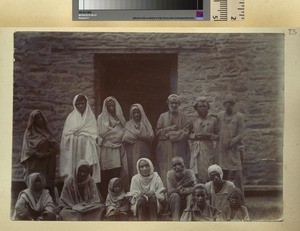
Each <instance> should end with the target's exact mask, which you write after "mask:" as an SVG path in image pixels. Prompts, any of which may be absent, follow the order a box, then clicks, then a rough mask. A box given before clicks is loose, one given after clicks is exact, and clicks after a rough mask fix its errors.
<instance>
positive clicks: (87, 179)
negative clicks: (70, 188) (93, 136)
mask: <svg viewBox="0 0 300 231" xmlns="http://www.w3.org/2000/svg"><path fill="white" fill-rule="evenodd" d="M82 166H87V167H88V168H89V173H90V171H91V168H90V164H89V162H87V161H86V160H82V159H81V160H79V161H78V163H77V165H76V168H75V172H74V179H75V181H76V184H77V186H78V187H81V186H82V185H85V184H87V182H89V181H90V180H91V175H90V174H88V176H87V178H86V179H85V180H84V181H83V182H80V183H78V182H77V175H78V170H79V168H80V167H82Z"/></svg>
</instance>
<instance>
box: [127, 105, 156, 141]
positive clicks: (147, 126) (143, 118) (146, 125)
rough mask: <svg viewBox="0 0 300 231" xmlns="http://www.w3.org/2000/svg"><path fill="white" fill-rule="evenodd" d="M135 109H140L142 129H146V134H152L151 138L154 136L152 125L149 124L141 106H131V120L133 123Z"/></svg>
mask: <svg viewBox="0 0 300 231" xmlns="http://www.w3.org/2000/svg"><path fill="white" fill-rule="evenodd" d="M134 109H139V111H140V113H141V127H143V128H145V130H146V132H148V133H149V134H150V136H153V135H154V133H153V129H152V125H151V123H150V122H149V120H148V118H147V116H146V114H145V111H144V109H143V107H142V105H141V104H139V103H135V104H132V105H131V107H130V110H129V114H130V119H131V120H132V121H133V110H134ZM141 129H142V128H141Z"/></svg>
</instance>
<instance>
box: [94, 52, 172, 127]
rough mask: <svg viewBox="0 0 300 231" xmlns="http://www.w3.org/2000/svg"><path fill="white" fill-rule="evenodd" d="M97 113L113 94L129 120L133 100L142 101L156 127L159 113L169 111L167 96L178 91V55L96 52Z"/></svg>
mask: <svg viewBox="0 0 300 231" xmlns="http://www.w3.org/2000/svg"><path fill="white" fill-rule="evenodd" d="M95 71H96V79H95V81H96V86H95V90H96V94H95V95H96V108H95V110H96V115H98V114H100V112H101V111H102V103H103V100H104V99H105V98H106V97H107V96H114V97H115V98H116V99H117V100H118V101H119V103H120V104H121V107H122V110H123V113H124V116H125V118H126V120H128V119H129V108H130V105H132V104H133V103H140V104H141V105H142V106H143V108H144V110H145V113H146V115H147V117H148V119H149V121H150V122H151V124H152V126H153V129H155V127H156V122H157V120H158V117H159V115H160V114H161V113H162V112H164V111H166V110H167V104H166V99H167V97H168V95H169V94H170V93H176V91H177V54H174V53H173V54H161V53H158V54H156V53H155V54H153V53H151V54H148V53H147V54H145V53H143V54H140V53H139V54H136V53H125V54H124V53H122V54H97V55H95Z"/></svg>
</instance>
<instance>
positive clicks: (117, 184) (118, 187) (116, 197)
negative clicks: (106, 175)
mask: <svg viewBox="0 0 300 231" xmlns="http://www.w3.org/2000/svg"><path fill="white" fill-rule="evenodd" d="M105 206H106V216H105V217H106V218H107V220H110V221H126V220H128V215H129V212H130V202H129V200H128V199H127V197H126V193H125V192H124V187H123V183H122V180H121V179H120V178H113V179H111V180H110V181H109V184H108V194H107V197H106V203H105Z"/></svg>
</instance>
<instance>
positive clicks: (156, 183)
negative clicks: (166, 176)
mask: <svg viewBox="0 0 300 231" xmlns="http://www.w3.org/2000/svg"><path fill="white" fill-rule="evenodd" d="M142 160H143V161H146V162H147V163H148V164H149V166H150V176H148V177H145V176H142V174H141V173H140V169H139V163H140V162H141V161H142ZM136 168H137V172H138V174H136V175H134V176H133V177H132V180H131V185H130V194H131V195H133V197H132V199H131V210H132V212H133V213H134V215H136V212H137V201H138V198H139V197H140V196H143V195H144V193H146V192H149V191H154V193H155V196H156V202H157V213H159V212H160V211H161V210H162V205H161V203H162V202H163V201H164V200H165V194H164V193H165V191H166V189H165V187H164V185H163V182H162V180H161V178H160V176H159V175H158V174H157V172H154V167H153V164H152V162H151V161H150V160H149V159H147V158H141V159H139V160H138V162H137V163H136Z"/></svg>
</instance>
